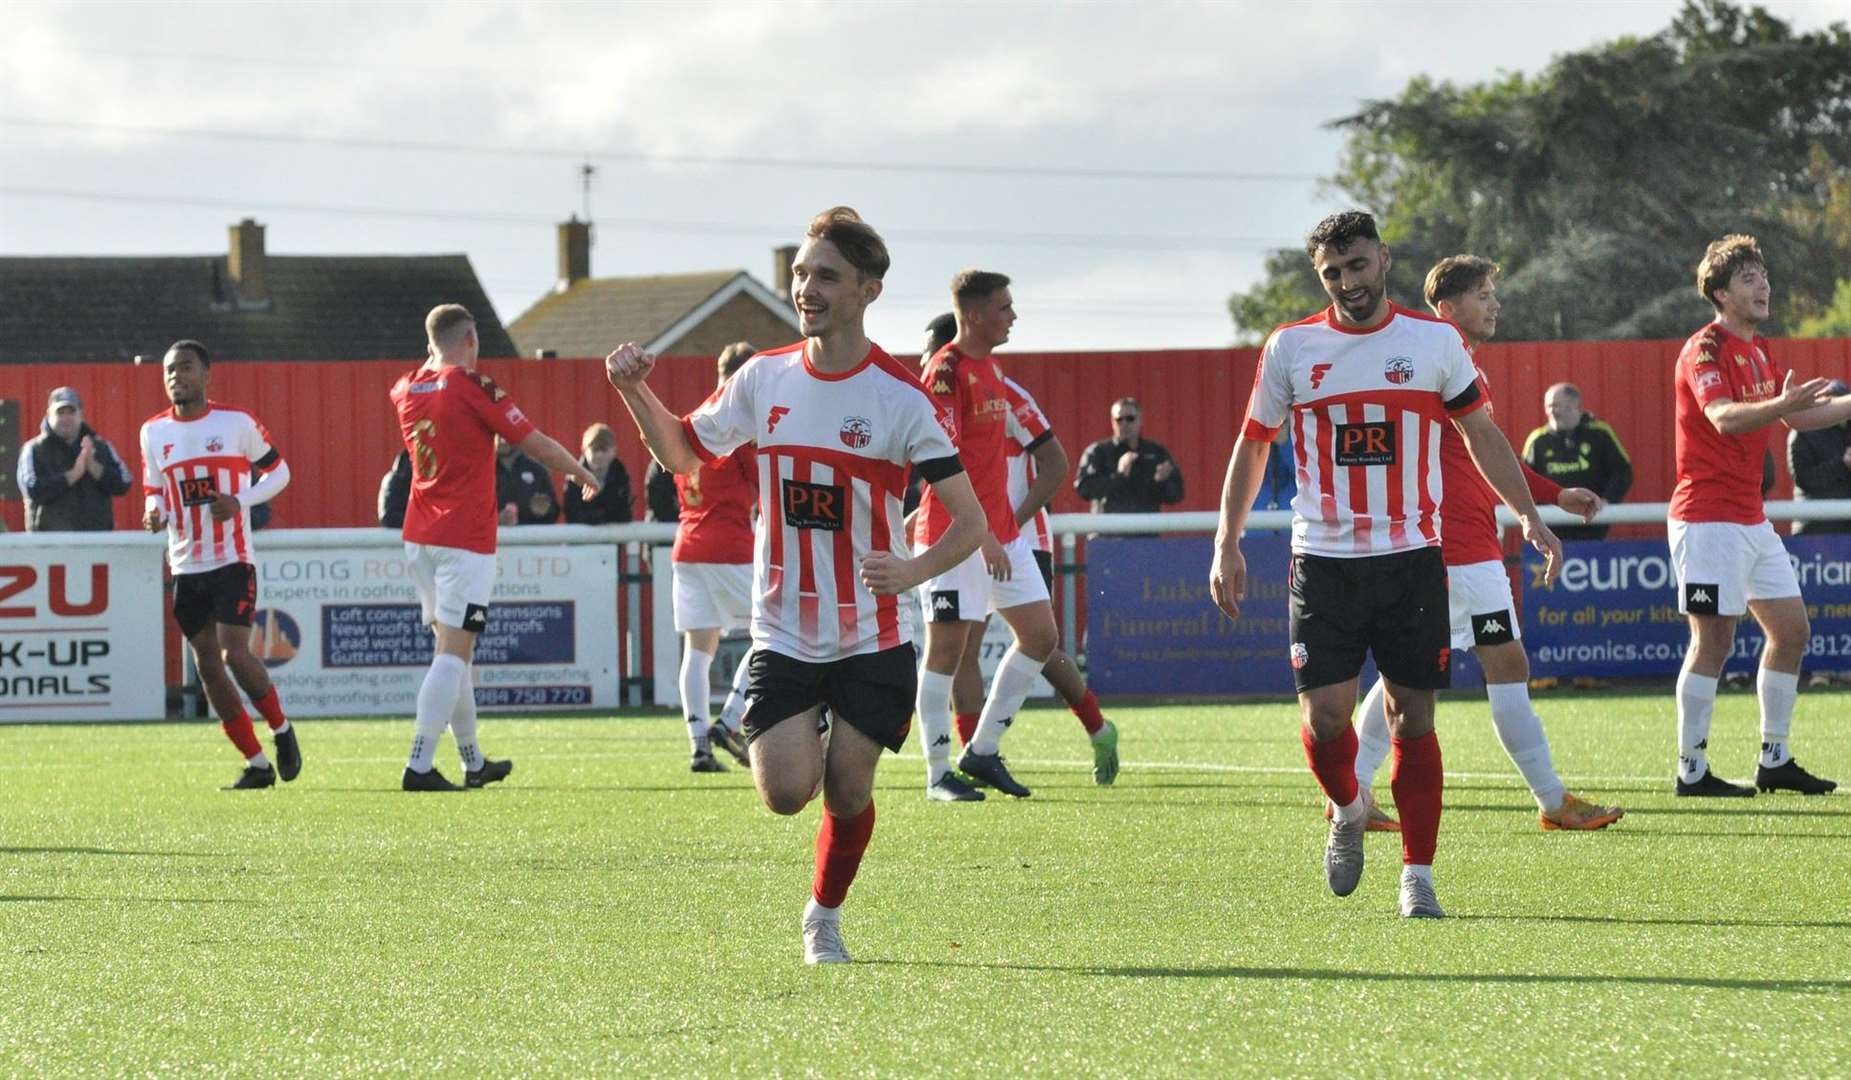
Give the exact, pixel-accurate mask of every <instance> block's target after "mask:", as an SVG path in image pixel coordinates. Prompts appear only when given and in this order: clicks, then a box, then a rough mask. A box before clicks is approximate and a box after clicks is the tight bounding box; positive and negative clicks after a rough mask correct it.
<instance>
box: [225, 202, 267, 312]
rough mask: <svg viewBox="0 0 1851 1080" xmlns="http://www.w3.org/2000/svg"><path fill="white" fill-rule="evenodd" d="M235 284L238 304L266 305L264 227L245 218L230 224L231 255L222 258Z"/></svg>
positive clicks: (250, 305)
mask: <svg viewBox="0 0 1851 1080" xmlns="http://www.w3.org/2000/svg"><path fill="white" fill-rule="evenodd" d="M226 266H227V269H229V270H230V271H231V280H232V282H233V283H234V284H236V285H237V287H238V306H239V307H269V306H270V279H269V277H268V275H266V274H265V273H264V227H263V226H262V225H259V224H257V221H256V220H255V219H254V218H245V219H244V220H243V221H240V222H238V223H237V224H236V225H233V226H232V227H231V255H230V258H228V259H227V260H226Z"/></svg>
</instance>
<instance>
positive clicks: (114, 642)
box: [0, 533, 167, 724]
mask: <svg viewBox="0 0 1851 1080" xmlns="http://www.w3.org/2000/svg"><path fill="white" fill-rule="evenodd" d="M162 559H163V549H162V546H161V540H160V538H159V537H155V536H141V535H137V534H133V533H123V534H120V535H117V534H110V533H86V534H77V535H71V534H61V535H59V536H57V537H55V538H52V537H49V536H48V535H47V534H44V533H9V534H5V535H0V723H15V724H20V723H45V722H49V721H66V720H159V719H161V718H162V717H163V716H164V715H165V714H166V712H167V687H166V683H165V679H164V674H165V672H164V670H163V666H162V653H161V642H162V635H163V631H164V626H163V621H164V620H165V619H166V618H167V612H166V610H165V607H164V606H163V602H162V592H161V564H162Z"/></svg>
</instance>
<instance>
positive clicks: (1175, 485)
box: [1073, 397, 1183, 514]
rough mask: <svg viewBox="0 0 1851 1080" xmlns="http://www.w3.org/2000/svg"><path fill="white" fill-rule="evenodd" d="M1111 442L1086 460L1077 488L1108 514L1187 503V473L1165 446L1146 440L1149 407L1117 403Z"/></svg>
mask: <svg viewBox="0 0 1851 1080" xmlns="http://www.w3.org/2000/svg"><path fill="white" fill-rule="evenodd" d="M1112 430H1113V431H1114V432H1115V433H1116V434H1115V435H1114V436H1113V437H1112V438H1110V439H1100V440H1099V441H1098V442H1096V443H1094V444H1092V445H1091V446H1089V447H1087V448H1086V453H1085V454H1083V455H1081V457H1080V471H1079V472H1078V473H1077V474H1076V475H1075V476H1074V478H1073V487H1074V490H1075V491H1078V492H1079V493H1080V498H1082V499H1091V500H1092V503H1093V511H1094V512H1095V513H1103V514H1148V513H1154V512H1155V511H1158V510H1161V509H1163V508H1164V507H1166V506H1172V505H1174V504H1176V503H1179V502H1182V501H1183V473H1182V470H1181V469H1178V468H1177V467H1176V459H1175V458H1173V457H1171V456H1170V452H1169V451H1168V450H1166V449H1164V448H1163V445H1162V444H1161V443H1158V442H1155V441H1153V440H1151V439H1146V438H1144V437H1143V430H1144V407H1143V406H1142V405H1139V404H1138V399H1137V398H1129V397H1127V398H1119V399H1118V400H1117V401H1115V402H1113V403H1112Z"/></svg>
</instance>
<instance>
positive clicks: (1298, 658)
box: [1292, 641, 1311, 670]
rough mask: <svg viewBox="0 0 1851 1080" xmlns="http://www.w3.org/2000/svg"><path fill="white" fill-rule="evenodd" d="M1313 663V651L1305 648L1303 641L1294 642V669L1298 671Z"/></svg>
mask: <svg viewBox="0 0 1851 1080" xmlns="http://www.w3.org/2000/svg"><path fill="white" fill-rule="evenodd" d="M1310 662H1311V650H1310V649H1307V648H1305V643H1304V642H1302V641H1294V642H1292V668H1293V670H1297V669H1298V668H1302V667H1304V666H1305V665H1306V664H1309V663H1310Z"/></svg>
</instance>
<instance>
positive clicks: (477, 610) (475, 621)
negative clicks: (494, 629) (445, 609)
mask: <svg viewBox="0 0 1851 1080" xmlns="http://www.w3.org/2000/svg"><path fill="white" fill-rule="evenodd" d="M463 629H465V630H467V631H469V632H470V633H472V634H480V633H481V632H482V631H484V630H487V629H488V605H486V604H466V605H464V607H463Z"/></svg>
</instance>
